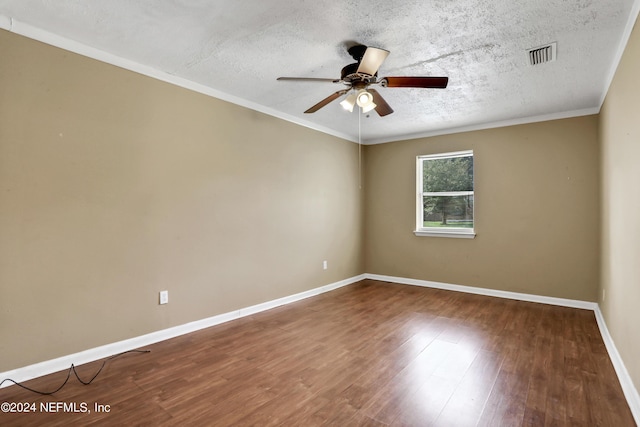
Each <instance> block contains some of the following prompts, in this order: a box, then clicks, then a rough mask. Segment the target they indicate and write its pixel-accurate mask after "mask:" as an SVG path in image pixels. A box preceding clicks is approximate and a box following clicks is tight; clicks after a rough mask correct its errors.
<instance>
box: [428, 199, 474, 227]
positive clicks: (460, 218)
mask: <svg viewBox="0 0 640 427" xmlns="http://www.w3.org/2000/svg"><path fill="white" fill-rule="evenodd" d="M423 208H424V216H423V217H422V219H423V222H424V224H423V226H424V227H459V228H473V195H469V196H424V197H423Z"/></svg>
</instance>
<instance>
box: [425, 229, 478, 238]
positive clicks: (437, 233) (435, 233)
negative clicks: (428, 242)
mask: <svg viewBox="0 0 640 427" xmlns="http://www.w3.org/2000/svg"><path fill="white" fill-rule="evenodd" d="M413 234H415V235H416V236H418V237H453V238H457V239H473V238H475V237H476V233H475V231H474V230H473V229H465V230H415V231H414V232H413Z"/></svg>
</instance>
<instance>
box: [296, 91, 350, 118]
mask: <svg viewBox="0 0 640 427" xmlns="http://www.w3.org/2000/svg"><path fill="white" fill-rule="evenodd" d="M347 92H349V89H343V90H339V91H337V92H336V93H332V94H331V95H329V96H327V97H326V98H325V99H323V100H322V101H320V102H318V103H317V104H316V105H314V106H313V107H311V108H309V109H308V110H307V111H305V114H309V113H315V112H316V111H318V110H319V109H321V108H322V107H324V106H325V105H327V104H328V103H330V102H331V101H335V100H336V99H338V98H340V97H341V96H342V95H344V94H345V93H347Z"/></svg>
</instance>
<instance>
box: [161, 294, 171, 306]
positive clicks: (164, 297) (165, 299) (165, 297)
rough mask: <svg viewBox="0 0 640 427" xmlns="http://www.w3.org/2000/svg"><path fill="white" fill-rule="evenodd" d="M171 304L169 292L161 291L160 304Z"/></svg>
mask: <svg viewBox="0 0 640 427" xmlns="http://www.w3.org/2000/svg"><path fill="white" fill-rule="evenodd" d="M168 302H169V291H160V304H166V303H168Z"/></svg>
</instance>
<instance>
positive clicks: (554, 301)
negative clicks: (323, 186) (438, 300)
mask: <svg viewBox="0 0 640 427" xmlns="http://www.w3.org/2000/svg"><path fill="white" fill-rule="evenodd" d="M365 277H366V278H367V279H372V280H382V281H384V282H392V283H400V284H404V285H414V286H423V287H427V288H435V289H444V290H447V291H456V292H465V293H467V294H477V295H485V296H490V297H498V298H506V299H515V300H519V301H528V302H539V303H542V304H550V305H559V306H563V307H571V308H582V309H585V310H595V309H596V308H597V307H598V304H597V303H595V302H589V301H580V300H573V299H565V298H555V297H545V296H542V295H531V294H521V293H518V292H510V291H499V290H495V289H488V288H476V287H473V286H463V285H452V284H449V283H442V282H431V281H428V280H418V279H407V278H405V277H394V276H383V275H380V274H369V273H367V274H365Z"/></svg>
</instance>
